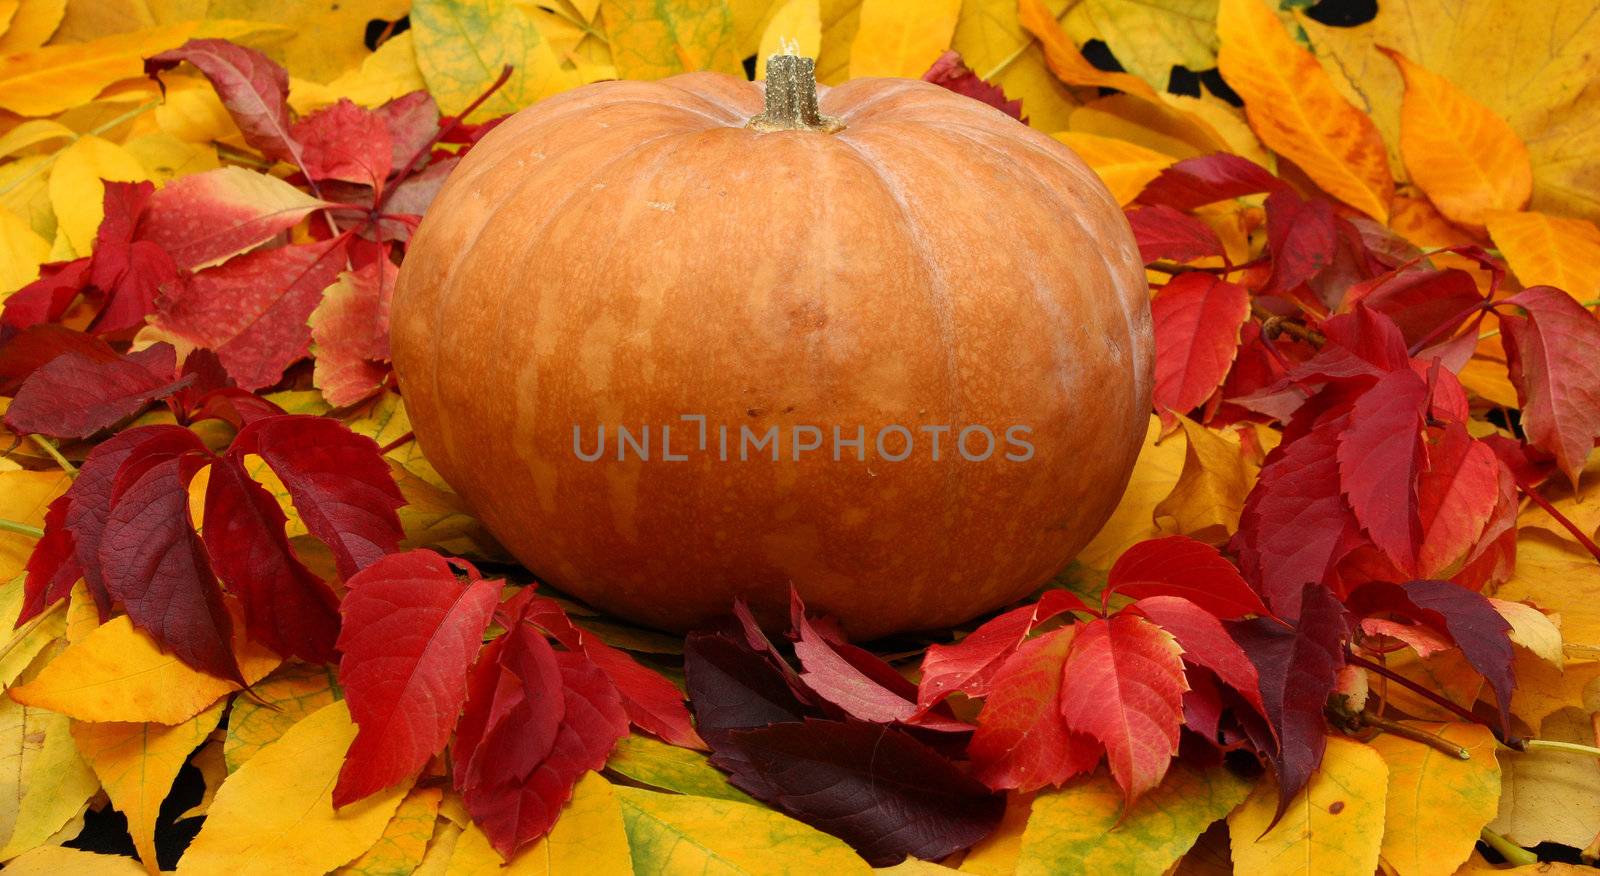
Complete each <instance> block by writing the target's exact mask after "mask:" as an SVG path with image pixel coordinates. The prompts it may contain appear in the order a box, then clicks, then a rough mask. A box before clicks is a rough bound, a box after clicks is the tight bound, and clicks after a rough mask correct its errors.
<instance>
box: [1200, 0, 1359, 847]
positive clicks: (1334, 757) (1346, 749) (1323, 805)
mask: <svg viewBox="0 0 1600 876" xmlns="http://www.w3.org/2000/svg"><path fill="white" fill-rule="evenodd" d="M1224 2H1227V0H1224ZM1224 46H1226V42H1224ZM1388 782H1389V770H1388V767H1386V766H1384V763H1383V758H1382V757H1380V756H1378V752H1377V751H1375V750H1373V749H1372V748H1370V747H1368V746H1366V745H1362V744H1361V743H1359V742H1355V741H1353V740H1350V739H1345V738H1343V737H1340V736H1333V737H1329V739H1328V750H1327V753H1326V754H1325V755H1324V756H1323V758H1322V767H1321V769H1319V770H1318V771H1317V773H1316V775H1314V776H1312V777H1311V784H1310V785H1308V786H1307V787H1306V789H1305V790H1304V791H1301V792H1300V793H1299V794H1298V795H1297V796H1296V797H1295V798H1294V799H1293V800H1291V801H1290V802H1289V809H1288V811H1287V812H1285V813H1284V816H1283V820H1282V821H1279V822H1278V824H1277V826H1276V827H1274V828H1272V830H1270V831H1267V825H1268V824H1270V823H1271V822H1272V815H1273V813H1274V812H1275V811H1277V808H1278V789H1277V787H1276V786H1275V785H1274V784H1273V783H1272V782H1259V783H1257V785H1256V789H1255V791H1253V792H1251V794H1250V799H1248V800H1246V801H1245V802H1244V805H1243V806H1240V807H1239V808H1238V809H1236V810H1234V812H1233V814H1232V815H1229V816H1228V832H1229V833H1230V834H1231V835H1232V837H1233V863H1234V866H1235V867H1236V868H1237V869H1238V872H1239V873H1240V874H1241V876H1256V874H1273V876H1280V874H1282V876H1287V874H1307V876H1345V874H1349V876H1371V874H1372V872H1373V870H1375V869H1376V868H1377V866H1378V847H1379V843H1380V842H1381V840H1382V838H1383V823H1384V798H1385V795H1386V793H1387V788H1388ZM1262 831H1267V832H1266V834H1265V835H1264V836H1263V835H1262ZM1257 837H1260V839H1257Z"/></svg>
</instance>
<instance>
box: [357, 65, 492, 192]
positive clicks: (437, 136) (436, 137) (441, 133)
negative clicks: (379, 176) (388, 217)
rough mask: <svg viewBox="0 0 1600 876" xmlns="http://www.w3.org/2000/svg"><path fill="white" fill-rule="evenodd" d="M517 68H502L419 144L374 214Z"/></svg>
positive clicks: (401, 168)
mask: <svg viewBox="0 0 1600 876" xmlns="http://www.w3.org/2000/svg"><path fill="white" fill-rule="evenodd" d="M515 69H516V68H515V67H514V66H513V65H511V64H507V65H505V66H504V67H502V68H500V76H499V78H497V79H495V81H494V82H492V83H491V84H490V85H489V87H488V89H486V90H485V91H484V92H483V93H482V94H480V95H478V96H477V98H475V99H474V100H473V101H472V103H469V104H467V108H466V109H464V110H462V111H461V114H460V115H456V116H451V117H450V123H449V124H447V125H443V126H441V127H440V128H439V130H437V131H435V132H434V133H433V136H432V137H429V138H428V142H426V143H423V144H422V145H421V146H418V147H417V149H416V151H415V152H412V153H411V156H410V157H409V158H407V159H406V160H405V162H404V163H403V164H401V165H399V167H400V175H399V176H397V177H395V181H394V185H391V186H389V187H388V188H386V189H384V190H383V197H381V198H379V199H378V202H377V203H376V204H373V205H372V212H373V213H374V214H378V213H382V212H383V208H384V205H385V204H388V203H389V198H391V197H392V196H393V195H394V192H395V189H398V188H400V184H401V183H403V182H405V181H406V179H407V178H408V177H410V176H411V174H412V171H413V170H415V169H416V166H417V159H419V158H421V157H422V156H424V155H427V154H428V153H429V152H431V151H432V150H433V147H435V146H437V145H439V141H440V140H443V139H444V138H445V137H447V136H449V135H450V133H451V132H452V131H454V130H455V129H456V128H459V127H461V123H462V122H464V121H465V120H466V118H467V116H470V115H472V113H473V111H474V110H476V109H477V108H478V107H480V106H483V105H484V103H485V102H487V101H488V100H489V98H490V97H492V96H493V95H494V93H495V92H496V91H499V90H500V89H501V88H502V87H503V86H504V85H505V84H506V83H507V82H510V81H511V71H513V70H515Z"/></svg>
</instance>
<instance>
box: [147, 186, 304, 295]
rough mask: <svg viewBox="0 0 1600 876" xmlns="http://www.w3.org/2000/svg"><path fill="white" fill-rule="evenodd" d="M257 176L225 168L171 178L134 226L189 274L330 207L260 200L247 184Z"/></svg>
mask: <svg viewBox="0 0 1600 876" xmlns="http://www.w3.org/2000/svg"><path fill="white" fill-rule="evenodd" d="M257 177H259V174H256V173H254V172H252V171H248V170H244V169H242V168H238V167H224V168H219V169H217V170H208V171H205V172H203V173H192V174H189V175H187V176H180V177H178V178H177V179H174V180H172V181H171V182H169V183H167V184H166V186H164V187H163V188H162V189H161V190H160V191H158V192H156V193H155V195H154V196H153V197H151V199H150V208H149V210H147V211H146V212H145V214H144V216H143V218H142V220H141V221H140V223H139V237H140V239H142V240H146V241H149V242H151V243H153V244H155V245H157V246H159V247H161V248H162V249H163V250H165V251H166V253H167V254H168V255H169V256H171V258H172V261H173V262H174V263H176V264H177V265H178V266H179V267H182V268H187V269H191V270H193V269H198V268H200V267H201V266H204V265H208V264H211V263H214V262H217V261H219V260H222V259H226V258H228V257H230V256H233V255H235V254H237V253H241V252H245V251H247V250H250V249H254V248H255V247H257V246H260V245H261V244H263V243H266V242H267V241H269V240H271V239H272V238H274V237H276V236H278V235H279V234H282V233H283V232H285V231H288V230H289V229H290V228H293V227H294V226H295V225H296V224H297V223H298V222H299V221H300V220H302V219H304V218H305V217H306V216H307V215H309V214H310V213H311V212H312V211H313V210H317V209H320V208H322V207H326V206H329V205H328V204H327V203H326V202H325V201H318V200H315V199H311V198H309V197H307V198H305V200H304V201H303V202H300V203H294V204H289V205H285V204H283V203H281V202H278V201H266V202H263V200H262V198H261V196H260V193H259V192H258V191H257V188H256V187H252V186H250V185H249V184H250V183H251V182H252V181H253V178H257ZM278 185H280V186H282V185H283V184H282V183H279V184H278Z"/></svg>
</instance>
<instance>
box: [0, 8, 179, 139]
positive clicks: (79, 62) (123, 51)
mask: <svg viewBox="0 0 1600 876" xmlns="http://www.w3.org/2000/svg"><path fill="white" fill-rule="evenodd" d="M194 29H195V26H194V24H192V23H189V24H178V25H173V26H170V27H153V28H147V29H145V30H139V31H134V32H133V33H119V34H116V35H115V36H108V37H103V38H101V39H97V40H94V41H92V42H87V43H82V44H79V45H70V46H46V47H44V48H42V49H35V50H33V51H28V52H22V53H20V54H16V55H9V56H6V57H4V58H0V108H3V109H7V110H10V111H11V112H14V113H16V114H17V115H21V116H48V115H54V114H55V113H58V112H61V111H62V110H64V109H67V108H69V107H73V106H77V105H78V104H81V103H88V102H89V101H90V100H91V99H92V98H93V97H94V96H95V95H97V94H99V93H100V90H101V89H103V88H105V87H106V86H107V85H110V84H111V83H113V82H116V81H117V80H119V79H135V78H138V77H140V76H143V75H144V60H143V59H144V58H147V57H149V56H151V55H154V54H156V53H158V52H164V51H166V50H167V49H171V48H176V47H177V46H179V45H182V44H183V41H184V40H186V39H188V38H189V35H190V34H191V33H193V32H194Z"/></svg>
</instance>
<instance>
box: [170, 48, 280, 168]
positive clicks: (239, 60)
mask: <svg viewBox="0 0 1600 876" xmlns="http://www.w3.org/2000/svg"><path fill="white" fill-rule="evenodd" d="M180 61H188V62H189V63H191V64H193V65H194V66H195V67H197V68H198V69H199V70H200V72H201V73H204V74H205V76H206V78H207V79H210V80H211V84H212V86H213V87H215V88H216V90H217V96H218V97H221V98H222V105H223V106H224V107H227V109H228V112H229V114H231V115H232V116H233V120H234V122H235V123H236V124H237V125H238V126H239V131H240V132H241V133H242V134H244V139H245V142H247V143H249V144H250V145H251V146H254V147H255V148H256V149H258V150H260V151H261V154H263V155H265V156H267V157H268V158H272V159H275V160H278V161H287V162H289V163H291V164H295V165H299V164H300V150H299V146H298V144H296V143H295V140H294V135H293V134H292V133H291V132H290V126H289V103H288V96H289V74H288V72H287V71H286V70H284V69H283V68H282V67H280V66H278V65H277V64H276V63H274V62H273V61H272V59H270V58H268V57H267V56H266V55H263V54H261V53H260V52H258V51H256V50H255V49H249V48H245V47H244V46H241V45H238V44H236V43H231V42H229V41H227V40H221V39H199V40H189V41H188V42H186V43H184V44H183V45H181V46H179V47H178V48H176V49H173V50H171V51H168V52H162V53H161V54H159V55H155V56H153V57H152V58H150V60H149V61H148V62H147V64H148V65H150V66H153V67H156V68H161V67H170V66H172V65H174V64H177V63H178V62H180Z"/></svg>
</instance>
